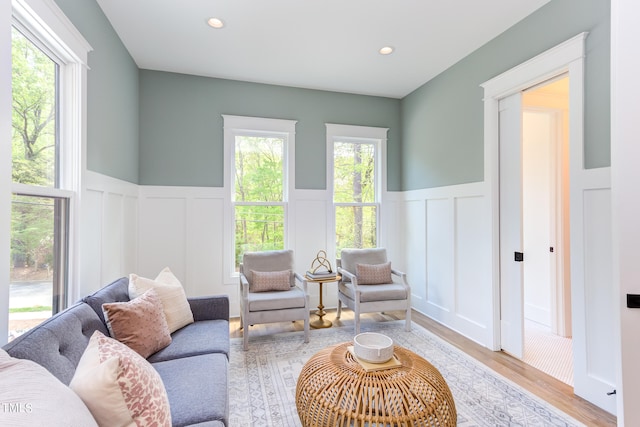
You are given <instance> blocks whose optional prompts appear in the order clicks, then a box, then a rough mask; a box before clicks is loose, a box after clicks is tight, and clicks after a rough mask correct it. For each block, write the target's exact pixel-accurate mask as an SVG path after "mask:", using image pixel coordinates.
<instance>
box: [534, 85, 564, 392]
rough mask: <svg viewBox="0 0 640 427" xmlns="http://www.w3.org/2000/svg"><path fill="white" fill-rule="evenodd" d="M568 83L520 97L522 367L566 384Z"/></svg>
mask: <svg viewBox="0 0 640 427" xmlns="http://www.w3.org/2000/svg"><path fill="white" fill-rule="evenodd" d="M568 123H569V77H568V76H567V75H563V76H560V77H557V78H554V79H552V80H550V81H547V82H544V83H542V84H539V85H536V86H535V87H533V88H531V89H528V90H526V91H523V93H522V233H523V250H524V253H525V254H526V255H525V256H526V262H525V263H523V302H524V307H523V309H524V310H523V315H524V354H523V358H522V359H523V361H524V362H526V363H528V364H530V365H532V366H534V367H536V368H538V369H540V370H542V371H544V372H546V373H547V374H549V375H551V376H553V377H555V378H557V379H559V380H560V381H563V382H564V383H566V384H569V385H573V351H572V340H571V335H572V333H571V287H570V274H569V272H570V253H569V132H568V128H569V126H568Z"/></svg>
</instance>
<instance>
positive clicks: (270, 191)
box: [235, 136, 284, 202]
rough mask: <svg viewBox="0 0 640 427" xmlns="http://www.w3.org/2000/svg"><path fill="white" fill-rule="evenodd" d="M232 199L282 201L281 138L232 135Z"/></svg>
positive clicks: (282, 147) (282, 143)
mask: <svg viewBox="0 0 640 427" xmlns="http://www.w3.org/2000/svg"><path fill="white" fill-rule="evenodd" d="M235 143H236V147H235V150H236V151H235V161H236V170H235V173H236V176H235V191H236V193H235V195H236V202H281V201H283V192H282V189H283V181H284V179H283V178H284V169H283V161H282V159H283V149H284V139H283V138H278V137H264V136H257V137H256V136H236V139H235Z"/></svg>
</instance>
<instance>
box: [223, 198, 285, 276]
mask: <svg viewBox="0 0 640 427" xmlns="http://www.w3.org/2000/svg"><path fill="white" fill-rule="evenodd" d="M235 214H236V215H235V218H236V271H237V269H238V266H239V264H240V262H242V255H243V254H244V253H245V252H254V251H268V250H276V249H284V206H238V205H236V207H235Z"/></svg>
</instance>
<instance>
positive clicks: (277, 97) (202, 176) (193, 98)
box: [140, 70, 401, 190]
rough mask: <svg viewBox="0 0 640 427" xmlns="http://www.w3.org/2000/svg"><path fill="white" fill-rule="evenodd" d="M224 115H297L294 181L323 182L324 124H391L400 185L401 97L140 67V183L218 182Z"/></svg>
mask: <svg viewBox="0 0 640 427" xmlns="http://www.w3.org/2000/svg"><path fill="white" fill-rule="evenodd" d="M222 114H231V115H238V116H254V117H269V118H278V119H291V120H297V121H298V122H297V124H296V147H295V149H296V158H295V166H296V175H295V180H296V188H299V189H325V187H326V184H325V183H326V129H325V123H340V124H350V125H361V126H377V127H385V128H389V132H388V134H387V136H388V143H387V153H388V156H387V157H388V158H387V176H388V179H387V187H388V189H389V190H399V189H400V186H401V185H400V179H401V165H400V159H401V150H400V100H398V99H392V98H382V97H371V96H362V95H350V94H343V93H336V92H326V91H318V90H309V89H298V88H291V87H283V86H273V85H265V84H258V83H247V82H239V81H233V80H223V79H215V78H208V77H197V76H190V75H185V74H175V73H166V72H159V71H150V70H140V184H142V185H184V186H203V187H221V186H223V177H224V158H223V157H224V156H223V121H222Z"/></svg>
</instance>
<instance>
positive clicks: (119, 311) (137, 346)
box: [102, 289, 171, 359]
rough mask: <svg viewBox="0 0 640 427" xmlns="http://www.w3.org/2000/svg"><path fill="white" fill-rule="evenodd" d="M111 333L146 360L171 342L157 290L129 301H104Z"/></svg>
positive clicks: (105, 314) (103, 307)
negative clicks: (106, 302)
mask: <svg viewBox="0 0 640 427" xmlns="http://www.w3.org/2000/svg"><path fill="white" fill-rule="evenodd" d="M102 312H103V313H104V318H105V320H106V322H107V327H108V328H109V333H110V334H111V336H112V337H113V338H115V339H117V340H118V341H120V342H121V343H123V344H126V345H128V346H129V347H130V348H131V349H133V350H135V351H136V352H137V353H138V354H139V355H140V356H142V357H144V358H145V359H146V358H147V357H149V356H151V355H152V354H153V353H155V352H156V351H158V350H162V349H163V348H165V347H166V346H168V345H169V344H171V334H170V332H169V326H167V321H166V319H165V317H164V311H163V309H162V302H161V301H160V297H158V294H157V293H156V291H155V290H154V289H149V290H148V291H146V292H145V293H144V294H142V295H140V296H139V297H138V298H135V299H132V300H131V301H128V302H112V303H108V304H102Z"/></svg>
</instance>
